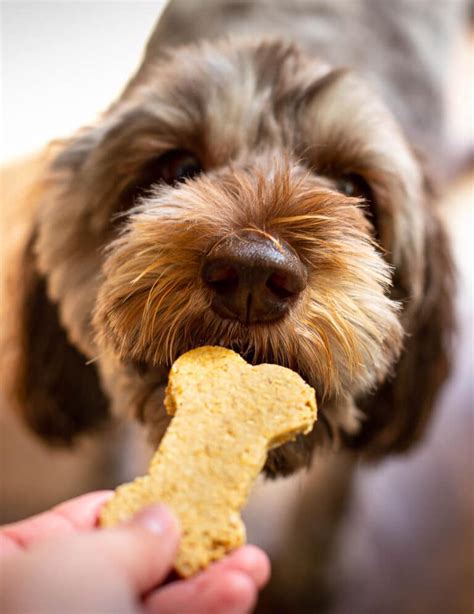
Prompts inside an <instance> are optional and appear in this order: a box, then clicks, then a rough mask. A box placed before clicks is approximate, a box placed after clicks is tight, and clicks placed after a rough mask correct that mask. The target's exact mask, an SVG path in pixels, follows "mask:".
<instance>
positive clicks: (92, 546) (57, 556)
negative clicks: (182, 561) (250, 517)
mask: <svg viewBox="0 0 474 614" xmlns="http://www.w3.org/2000/svg"><path fill="white" fill-rule="evenodd" d="M178 542H179V530H178V527H177V523H176V521H175V519H174V518H173V517H172V516H171V514H170V512H168V511H167V510H166V509H165V508H164V507H163V506H152V507H150V508H147V509H145V510H143V511H142V512H141V513H140V514H138V515H137V516H135V517H134V518H133V519H132V520H131V521H130V522H128V523H127V524H123V525H121V526H118V527H117V528H114V529H100V530H97V529H94V530H90V531H83V532H76V533H75V534H73V535H63V536H61V537H60V538H59V539H50V540H49V541H47V542H44V543H42V544H39V545H38V546H37V547H35V548H31V549H28V550H26V551H24V552H20V553H17V554H14V555H13V556H11V557H9V559H8V563H7V564H6V565H4V568H5V569H3V568H2V574H1V575H2V578H1V579H2V582H3V584H4V590H3V593H2V599H3V600H4V601H5V604H6V605H7V606H8V607H7V608H6V610H5V611H8V612H21V613H22V614H27V613H28V614H36V613H37V612H38V611H39V610H41V611H42V612H49V613H51V614H53V613H55V614H56V613H57V614H59V613H60V614H64V612H68V614H84V612H114V613H117V614H118V613H120V614H122V613H125V612H126V613H127V614H129V613H130V614H131V613H133V614H136V612H137V611H138V610H137V607H138V603H139V601H140V597H141V595H142V594H143V593H146V592H149V591H150V590H151V589H153V588H155V587H156V586H157V585H158V584H159V583H160V582H162V581H163V579H164V578H165V577H166V576H167V575H168V573H169V571H170V569H171V567H172V565H173V562H174V560H175V557H176V551H177V548H178ZM39 600H40V602H41V605H40V606H39V605H38V604H39ZM2 603H3V602H2Z"/></svg>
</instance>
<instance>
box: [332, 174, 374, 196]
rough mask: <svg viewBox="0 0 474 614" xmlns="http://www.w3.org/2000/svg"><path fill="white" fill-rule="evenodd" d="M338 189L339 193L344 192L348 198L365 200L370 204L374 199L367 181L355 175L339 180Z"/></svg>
mask: <svg viewBox="0 0 474 614" xmlns="http://www.w3.org/2000/svg"><path fill="white" fill-rule="evenodd" d="M336 188H337V190H338V191H339V192H342V194H345V195H346V196H352V197H354V198H363V199H364V200H366V201H367V202H369V203H370V202H371V201H372V199H373V194H372V190H371V188H370V186H369V184H368V183H367V181H366V180H365V179H364V178H363V177H361V176H360V175H356V174H355V173H351V174H349V175H343V176H342V177H340V178H339V179H337V181H336Z"/></svg>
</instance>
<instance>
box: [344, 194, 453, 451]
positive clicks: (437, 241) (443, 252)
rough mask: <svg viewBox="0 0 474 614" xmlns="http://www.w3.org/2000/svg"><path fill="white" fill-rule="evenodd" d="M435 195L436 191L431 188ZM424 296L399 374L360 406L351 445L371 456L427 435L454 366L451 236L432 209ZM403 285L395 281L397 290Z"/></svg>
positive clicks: (414, 312)
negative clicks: (358, 426)
mask: <svg viewBox="0 0 474 614" xmlns="http://www.w3.org/2000/svg"><path fill="white" fill-rule="evenodd" d="M425 188H426V190H427V191H428V192H430V188H429V186H428V185H427V184H425ZM424 257H425V270H424V284H423V296H422V299H421V301H420V302H419V304H418V305H416V306H415V307H414V308H412V309H411V308H410V297H403V296H401V297H397V298H401V299H402V302H403V303H405V309H406V318H405V329H406V339H405V348H404V351H403V353H402V355H401V358H400V360H399V362H398V364H397V365H396V368H395V373H394V376H393V377H392V378H391V379H388V380H387V381H386V382H385V383H384V384H383V385H382V387H381V388H380V389H379V390H378V391H377V392H376V394H375V395H373V396H370V397H368V398H366V399H364V400H362V401H361V402H360V403H359V405H360V407H361V408H362V409H363V411H364V413H365V414H366V419H365V421H364V422H363V423H362V429H361V431H360V433H359V434H358V435H357V436H356V437H355V439H353V440H352V441H351V442H350V444H351V445H353V446H355V447H357V448H361V449H363V451H364V453H366V454H367V456H369V457H378V456H381V455H382V454H386V453H387V452H402V451H404V450H406V449H408V448H409V447H410V446H411V445H412V444H413V443H415V442H416V441H417V440H419V438H420V437H421V436H422V435H423V433H424V430H425V426H426V424H427V422H428V420H429V418H430V416H431V413H432V410H433V408H434V406H435V402H436V399H437V396H438V393H439V391H440V389H441V386H442V384H443V382H444V381H445V379H446V377H447V375H448V373H449V368H450V354H451V347H450V345H451V338H452V334H453V330H454V290H455V288H454V286H455V284H454V267H453V263H452V260H451V252H450V246H449V242H448V237H447V236H446V234H445V231H444V228H443V226H442V224H441V222H440V219H439V218H438V216H437V214H436V212H435V211H434V210H433V209H432V208H430V207H428V208H427V210H426V235H425V242H424ZM396 291H397V282H396V280H395V292H396Z"/></svg>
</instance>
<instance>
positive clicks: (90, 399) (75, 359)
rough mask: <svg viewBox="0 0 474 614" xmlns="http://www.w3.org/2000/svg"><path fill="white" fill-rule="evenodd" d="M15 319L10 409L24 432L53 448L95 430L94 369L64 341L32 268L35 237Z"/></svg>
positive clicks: (99, 400)
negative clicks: (14, 408) (16, 413)
mask: <svg viewBox="0 0 474 614" xmlns="http://www.w3.org/2000/svg"><path fill="white" fill-rule="evenodd" d="M19 279H21V282H22V288H21V292H20V297H19V298H20V300H19V305H18V308H19V312H18V313H17V314H16V327H17V339H16V343H17V344H18V346H19V347H18V348H16V353H17V359H16V361H15V363H16V364H15V369H14V372H13V373H11V374H10V376H11V377H12V378H13V381H12V383H11V388H12V394H13V396H14V401H15V402H16V403H15V404H16V405H17V406H18V408H19V411H20V413H21V415H22V417H23V418H24V420H25V421H26V423H27V424H28V426H29V427H30V428H31V429H32V430H33V431H34V432H35V433H36V434H38V435H40V436H41V437H42V438H43V439H45V440H47V441H48V442H49V443H51V444H55V445H69V444H71V443H72V442H73V441H74V440H75V438H76V437H77V436H78V435H80V434H82V433H86V432H88V431H92V430H95V429H97V428H98V427H100V426H101V425H102V424H103V423H104V422H105V420H106V419H107V417H108V409H107V401H106V398H105V396H104V394H103V392H102V390H101V387H100V383H99V379H98V375H97V372H96V368H95V366H94V365H93V364H88V363H87V359H86V357H85V356H84V355H83V354H81V353H80V352H79V351H78V350H77V349H76V348H75V347H74V346H73V345H71V344H70V343H69V341H68V339H67V335H66V332H65V330H64V329H63V328H62V326H61V324H60V321H59V317H58V309H57V306H56V305H55V304H54V302H52V301H51V300H50V299H49V297H48V294H47V289H46V280H45V279H44V277H43V276H42V275H41V274H40V273H39V271H38V269H37V268H36V259H35V255H34V236H33V237H31V239H30V241H29V242H28V245H27V247H26V249H25V252H24V256H23V262H22V266H21V275H20V277H19Z"/></svg>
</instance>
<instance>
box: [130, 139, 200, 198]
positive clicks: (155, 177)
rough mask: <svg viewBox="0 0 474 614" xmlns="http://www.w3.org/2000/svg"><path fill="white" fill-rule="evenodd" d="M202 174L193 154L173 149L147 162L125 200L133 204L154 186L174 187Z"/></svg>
mask: <svg viewBox="0 0 474 614" xmlns="http://www.w3.org/2000/svg"><path fill="white" fill-rule="evenodd" d="M201 172H202V166H201V163H200V162H199V160H198V159H197V158H196V156H195V155H194V154H193V153H191V152H190V151H186V150H184V149H172V150H170V151H167V152H166V153H164V154H163V155H161V156H159V157H157V158H153V159H152V160H150V161H149V162H147V164H146V165H145V166H144V167H143V168H142V169H141V171H140V173H139V175H138V177H137V178H136V179H135V181H134V182H133V184H132V185H131V186H130V187H129V188H128V191H127V193H126V196H125V200H126V201H127V202H133V201H134V200H135V199H136V198H137V197H138V196H143V195H145V194H146V193H147V191H148V190H149V189H150V188H151V187H152V186H153V185H154V184H158V183H161V182H164V183H167V184H169V185H173V184H175V183H178V182H180V181H184V180H185V179H190V178H192V177H194V176H196V175H198V174H199V173H201Z"/></svg>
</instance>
